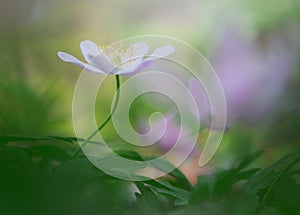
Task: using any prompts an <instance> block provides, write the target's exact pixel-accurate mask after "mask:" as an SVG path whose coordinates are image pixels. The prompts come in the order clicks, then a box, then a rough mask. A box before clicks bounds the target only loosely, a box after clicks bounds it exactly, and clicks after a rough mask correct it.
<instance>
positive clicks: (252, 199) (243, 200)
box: [224, 190, 259, 215]
mask: <svg viewBox="0 0 300 215" xmlns="http://www.w3.org/2000/svg"><path fill="white" fill-rule="evenodd" d="M258 202H259V197H258V196H257V195H256V194H254V193H250V192H245V191H242V190H237V191H232V192H231V193H230V194H229V195H226V197H225V202H224V204H225V205H226V208H227V210H226V211H227V214H230V215H240V214H243V215H255V214H256V209H257V207H258Z"/></svg>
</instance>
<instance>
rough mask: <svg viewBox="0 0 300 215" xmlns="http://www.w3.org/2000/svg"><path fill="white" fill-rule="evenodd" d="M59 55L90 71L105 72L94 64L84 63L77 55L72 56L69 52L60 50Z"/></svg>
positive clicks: (64, 59)
mask: <svg viewBox="0 0 300 215" xmlns="http://www.w3.org/2000/svg"><path fill="white" fill-rule="evenodd" d="M57 55H58V57H59V58H60V59H62V60H63V61H65V62H68V63H72V64H75V65H76V66H79V67H80V68H82V69H84V70H87V71H89V72H93V73H98V74H103V73H104V72H103V71H102V70H100V69H98V68H96V67H94V66H92V65H89V64H86V63H83V62H82V61H80V60H78V59H77V58H76V57H74V56H72V55H70V54H68V53H65V52H58V53H57Z"/></svg>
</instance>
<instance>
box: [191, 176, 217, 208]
mask: <svg viewBox="0 0 300 215" xmlns="http://www.w3.org/2000/svg"><path fill="white" fill-rule="evenodd" d="M215 183H216V177H215V176H198V181H197V184H196V185H195V186H194V188H193V190H192V192H191V195H190V199H189V202H190V203H191V204H195V203H199V202H201V201H205V200H206V201H207V200H212V198H213V192H214V187H215Z"/></svg>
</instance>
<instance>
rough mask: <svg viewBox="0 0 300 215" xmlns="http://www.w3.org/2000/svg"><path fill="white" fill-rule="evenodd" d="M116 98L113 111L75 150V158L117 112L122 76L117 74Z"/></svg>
mask: <svg viewBox="0 0 300 215" xmlns="http://www.w3.org/2000/svg"><path fill="white" fill-rule="evenodd" d="M115 77H116V90H117V92H116V100H115V102H114V104H113V108H112V111H111V113H110V114H109V115H108V116H107V117H106V118H105V120H104V121H103V122H102V123H101V125H100V126H99V127H98V128H97V129H96V130H95V131H93V132H92V133H91V134H90V135H89V136H88V137H87V138H86V139H85V140H84V141H83V143H82V144H81V146H80V148H79V149H78V150H77V151H76V152H75V154H74V155H73V158H77V157H78V155H79V152H80V150H81V149H82V148H83V147H85V145H86V144H88V143H89V142H90V140H91V139H92V138H93V137H94V136H95V135H96V134H97V133H98V132H99V131H100V130H101V129H102V128H104V126H105V125H106V124H107V123H108V122H109V121H110V120H111V118H112V115H113V114H114V113H115V111H116V108H117V106H118V103H119V98H120V77H119V75H116V76H115Z"/></svg>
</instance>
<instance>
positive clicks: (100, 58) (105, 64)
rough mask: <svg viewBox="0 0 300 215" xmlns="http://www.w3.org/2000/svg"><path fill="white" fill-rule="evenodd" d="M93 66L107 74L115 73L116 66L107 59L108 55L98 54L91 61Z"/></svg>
mask: <svg viewBox="0 0 300 215" xmlns="http://www.w3.org/2000/svg"><path fill="white" fill-rule="evenodd" d="M91 64H92V65H93V66H95V67H97V68H99V69H101V70H102V71H104V72H105V73H113V72H114V71H113V70H114V65H113V64H112V63H111V62H110V61H109V60H108V59H107V57H106V55H104V54H98V55H96V56H95V57H93V58H92V59H91Z"/></svg>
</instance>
